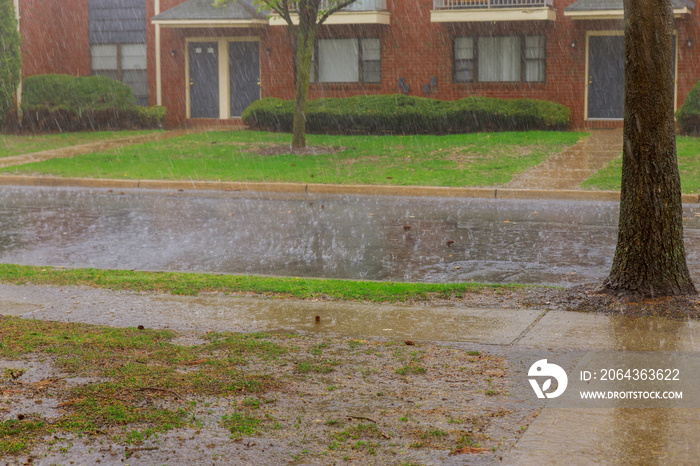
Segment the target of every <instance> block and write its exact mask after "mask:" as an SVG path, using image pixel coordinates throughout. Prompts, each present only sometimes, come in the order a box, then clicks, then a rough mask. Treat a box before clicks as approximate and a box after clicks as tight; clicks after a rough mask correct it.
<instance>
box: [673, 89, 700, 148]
mask: <svg viewBox="0 0 700 466" xmlns="http://www.w3.org/2000/svg"><path fill="white" fill-rule="evenodd" d="M676 121H678V128H679V129H680V132H681V133H682V134H687V135H692V136H698V135H700V81H698V82H697V83H695V85H694V86H693V88H692V89H691V90H690V92H688V95H687V96H686V97H685V101H683V105H681V108H680V109H679V110H678V111H677V112H676Z"/></svg>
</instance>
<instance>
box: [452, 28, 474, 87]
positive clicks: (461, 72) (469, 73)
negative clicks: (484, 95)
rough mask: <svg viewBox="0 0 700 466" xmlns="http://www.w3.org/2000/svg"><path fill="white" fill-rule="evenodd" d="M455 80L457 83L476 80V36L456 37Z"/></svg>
mask: <svg viewBox="0 0 700 466" xmlns="http://www.w3.org/2000/svg"><path fill="white" fill-rule="evenodd" d="M454 80H455V82H457V83H470V82H472V81H474V38H473V37H457V38H456V39H455V63H454Z"/></svg>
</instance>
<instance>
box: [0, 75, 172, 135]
mask: <svg viewBox="0 0 700 466" xmlns="http://www.w3.org/2000/svg"><path fill="white" fill-rule="evenodd" d="M22 112H23V113H22V123H21V126H20V125H19V124H18V122H17V121H12V120H9V121H8V122H7V126H8V127H11V128H14V129H19V128H21V129H22V130H23V131H33V132H45V131H62V132H65V131H85V130H117V129H133V128H155V127H160V126H162V123H163V120H164V118H165V113H166V110H165V108H164V107H141V106H138V105H136V98H135V97H134V93H133V92H132V90H131V88H130V87H129V86H127V85H126V84H123V83H120V82H118V81H115V80H113V79H110V78H107V77H105V76H85V77H75V76H69V75H60V74H47V75H39V76H31V77H29V78H26V79H25V81H24V87H23V93H22Z"/></svg>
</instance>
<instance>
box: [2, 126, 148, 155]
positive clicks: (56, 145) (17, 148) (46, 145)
mask: <svg viewBox="0 0 700 466" xmlns="http://www.w3.org/2000/svg"><path fill="white" fill-rule="evenodd" d="M154 132H160V131H145V130H144V131H95V132H83V133H56V134H37V135H9V134H0V158H1V157H11V156H14V155H23V154H31V153H34V152H42V151H45V150H52V149H60V148H62V147H70V146H75V145H78V144H88V143H91V142H98V141H106V140H110V139H117V138H122V137H129V136H140V135H143V134H149V133H154Z"/></svg>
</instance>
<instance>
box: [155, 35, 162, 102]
mask: <svg viewBox="0 0 700 466" xmlns="http://www.w3.org/2000/svg"><path fill="white" fill-rule="evenodd" d="M162 67H163V65H162V57H161V45H160V25H159V24H156V105H163V68H162Z"/></svg>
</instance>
